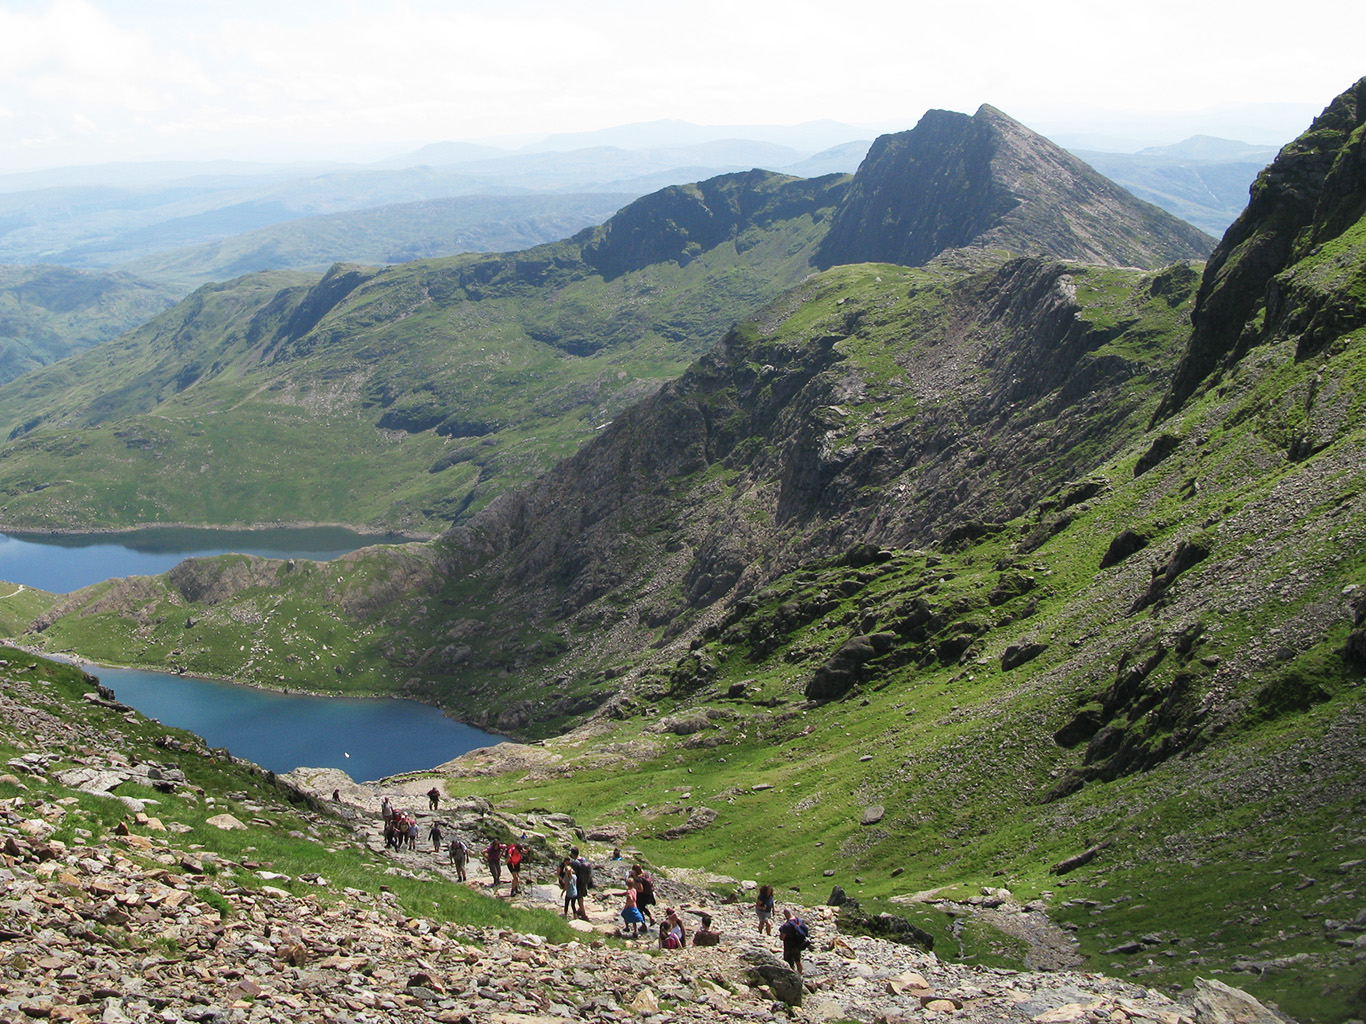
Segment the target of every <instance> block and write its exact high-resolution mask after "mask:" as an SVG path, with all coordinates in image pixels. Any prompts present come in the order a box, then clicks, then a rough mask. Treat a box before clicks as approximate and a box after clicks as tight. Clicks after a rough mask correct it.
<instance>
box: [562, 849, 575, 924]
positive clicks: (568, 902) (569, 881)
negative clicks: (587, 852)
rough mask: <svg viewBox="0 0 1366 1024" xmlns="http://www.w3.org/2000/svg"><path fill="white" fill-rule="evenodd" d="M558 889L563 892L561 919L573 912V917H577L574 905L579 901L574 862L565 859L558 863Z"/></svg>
mask: <svg viewBox="0 0 1366 1024" xmlns="http://www.w3.org/2000/svg"><path fill="white" fill-rule="evenodd" d="M559 876H560V888H561V889H563V890H564V913H562V914H561V915H560V916H561V917H566V918H567V917H568V916H569V913H570V911H574V916H575V917H577V916H578V907H577V906H576V904H577V903H578V899H579V882H578V875H577V874H575V872H574V862H573V861H572V860H571V859H570V858H568V857H566V858H564V860H562V861H560V871H559Z"/></svg>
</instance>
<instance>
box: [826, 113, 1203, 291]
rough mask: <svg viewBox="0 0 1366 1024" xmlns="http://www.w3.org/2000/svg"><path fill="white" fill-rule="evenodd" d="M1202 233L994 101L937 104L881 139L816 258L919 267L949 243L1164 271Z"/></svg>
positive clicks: (1195, 250) (1188, 253)
mask: <svg viewBox="0 0 1366 1024" xmlns="http://www.w3.org/2000/svg"><path fill="white" fill-rule="evenodd" d="M1213 244H1214V239H1212V238H1210V237H1209V236H1208V235H1206V234H1205V233H1204V232H1203V231H1200V230H1199V229H1197V228H1194V227H1192V226H1191V225H1189V224H1186V223H1185V222H1184V221H1180V220H1177V219H1176V218H1175V217H1172V216H1171V215H1170V214H1167V213H1164V212H1163V211H1161V210H1159V209H1158V208H1157V207H1155V206H1152V205H1150V204H1148V203H1144V202H1142V201H1140V200H1138V199H1136V198H1134V197H1133V196H1132V195H1130V194H1129V193H1128V192H1126V191H1125V190H1124V189H1122V188H1120V187H1119V186H1118V185H1116V184H1115V183H1114V182H1112V181H1110V180H1109V179H1107V178H1105V177H1103V176H1101V175H1100V174H1098V173H1096V172H1095V171H1094V170H1092V169H1091V168H1090V167H1088V166H1087V165H1086V164H1084V163H1083V162H1082V161H1080V160H1078V159H1077V158H1076V157H1074V156H1072V155H1071V154H1070V153H1068V152H1067V151H1066V150H1063V149H1061V148H1060V147H1058V146H1056V145H1054V144H1053V143H1051V142H1049V141H1048V140H1047V139H1045V138H1044V137H1043V136H1041V135H1038V134H1036V133H1034V132H1032V131H1030V130H1029V129H1028V128H1026V127H1025V126H1024V125H1022V124H1020V123H1019V122H1017V121H1014V120H1012V119H1011V118H1009V117H1007V116H1006V115H1005V114H1003V113H1001V112H1000V111H999V110H996V109H995V108H994V107H990V106H983V107H982V108H981V109H979V110H978V111H977V113H976V114H975V115H973V116H972V117H968V116H967V115H966V114H957V113H951V112H949V111H943V110H932V111H930V112H929V113H927V114H926V115H925V116H924V117H923V118H922V119H921V120H920V123H919V124H917V125H916V127H915V128H914V129H912V130H911V131H909V132H901V133H899V134H896V135H885V136H883V137H882V138H880V139H878V140H877V142H875V143H874V144H873V148H872V149H871V150H870V151H869V153H868V156H867V158H866V159H865V160H864V162H863V165H862V166H861V167H860V168H859V171H858V174H857V175H856V176H855V178H854V182H853V184H852V185H851V186H850V191H849V196H848V198H847V199H846V201H845V202H844V204H843V205H842V206H841V208H840V210H839V212H838V213H837V215H836V217H835V219H834V221H833V223H832V224H831V227H830V231H829V233H828V234H827V235H826V237H825V239H824V241H823V243H822V245H821V248H820V251H819V253H818V255H817V262H818V264H819V265H821V266H825V267H829V266H834V265H836V264H842V263H862V262H881V263H901V264H905V265H907V266H920V265H922V264H924V263H926V262H928V261H929V260H930V259H932V258H933V257H934V256H935V255H937V254H938V253H940V252H943V251H944V250H946V249H950V248H957V247H962V246H973V247H976V248H982V249H988V250H990V249H1004V250H1006V251H1008V252H1014V253H1019V254H1030V253H1048V254H1049V255H1051V256H1057V257H1061V258H1064V259H1075V260H1081V261H1084V262H1088V263H1104V264H1111V265H1118V266H1139V267H1148V268H1155V267H1158V266H1164V265H1166V264H1168V263H1172V262H1174V261H1177V260H1183V259H1201V258H1203V257H1204V256H1205V255H1206V254H1207V253H1208V252H1209V250H1210V248H1211V247H1212V245H1213Z"/></svg>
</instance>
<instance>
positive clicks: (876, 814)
mask: <svg viewBox="0 0 1366 1024" xmlns="http://www.w3.org/2000/svg"><path fill="white" fill-rule="evenodd" d="M886 813H887V809H886V808H885V807H883V806H882V805H881V804H872V805H871V806H869V807H865V808H864V809H863V816H862V817H861V818H859V824H860V825H876V824H877V823H878V822H879V821H881V820H882V819H883V816H884V815H886Z"/></svg>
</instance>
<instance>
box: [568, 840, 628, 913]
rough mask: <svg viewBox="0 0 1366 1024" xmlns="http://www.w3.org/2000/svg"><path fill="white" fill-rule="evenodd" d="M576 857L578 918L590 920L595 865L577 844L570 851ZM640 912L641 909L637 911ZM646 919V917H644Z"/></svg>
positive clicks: (575, 878) (575, 874)
mask: <svg viewBox="0 0 1366 1024" xmlns="http://www.w3.org/2000/svg"><path fill="white" fill-rule="evenodd" d="M569 853H570V855H571V856H572V857H573V858H574V881H575V883H576V884H577V886H578V890H579V897H578V918H579V920H581V921H587V920H588V905H587V903H586V900H587V899H588V890H589V889H591V888H593V865H592V864H590V863H588V858H587V857H580V856H579V848H578V847H577V846H575V847H574V848H573V849H571V850H570V851H569ZM637 913H639V911H637ZM642 920H644V918H642Z"/></svg>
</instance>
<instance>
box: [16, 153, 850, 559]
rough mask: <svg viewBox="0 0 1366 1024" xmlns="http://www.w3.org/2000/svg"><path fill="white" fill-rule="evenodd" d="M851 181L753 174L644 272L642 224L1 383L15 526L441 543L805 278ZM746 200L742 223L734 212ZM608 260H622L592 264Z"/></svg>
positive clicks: (364, 282) (254, 307)
mask: <svg viewBox="0 0 1366 1024" xmlns="http://www.w3.org/2000/svg"><path fill="white" fill-rule="evenodd" d="M840 187H841V180H840V179H826V180H822V181H818V182H809V181H803V180H800V179H792V178H782V177H779V176H776V175H765V174H763V173H759V172H756V173H755V174H753V175H743V176H735V177H733V178H729V179H716V180H715V181H714V182H713V183H711V184H710V185H708V188H707V193H706V194H705V195H704V194H703V193H702V192H701V191H700V190H698V189H697V188H696V187H690V191H689V190H681V189H680V190H676V191H677V193H678V195H679V196H680V197H682V198H681V202H682V208H681V209H680V210H676V211H674V213H673V216H674V217H675V218H676V224H677V230H678V232H679V234H678V235H676V236H675V240H676V241H677V242H678V244H679V245H680V246H681V247H682V248H681V249H680V251H677V252H674V251H670V252H667V253H663V254H661V255H660V257H659V259H658V260H647V261H643V262H642V261H635V262H632V260H633V253H632V250H631V240H632V237H633V232H632V231H631V230H630V228H629V224H628V226H627V227H625V228H622V227H618V228H617V230H616V232H615V233H612V232H609V231H608V230H607V229H599V230H598V231H589V232H586V233H584V234H583V235H581V236H580V237H579V238H577V239H574V240H569V241H565V242H561V243H556V244H554V245H549V246H543V247H541V248H538V249H533V250H527V251H525V252H521V253H514V254H510V255H506V256H482V257H481V256H463V257H454V258H451V259H447V260H432V261H418V262H414V263H410V264H404V265H402V266H399V267H393V268H390V269H387V270H382V271H375V270H370V269H361V268H354V267H345V266H339V267H337V268H334V269H333V270H332V271H331V272H329V274H328V275H327V276H326V277H325V278H324V279H323V280H322V281H318V280H317V278H316V277H314V278H307V277H304V276H301V275H298V274H294V275H289V274H286V273H284V272H275V273H272V274H262V275H253V276H249V277H247V278H243V279H241V280H239V281H235V282H231V283H229V284H226V285H214V286H206V287H205V288H203V289H201V290H200V291H198V292H196V293H195V294H194V295H192V296H191V297H190V298H188V299H186V300H185V301H184V302H183V303H181V304H180V305H179V306H178V307H176V309H174V310H170V311H168V312H167V313H166V314H165V315H163V316H162V317H159V318H158V319H156V320H154V321H152V322H151V323H149V324H148V325H147V326H146V327H144V328H142V329H140V330H138V331H136V332H133V333H130V334H128V335H126V336H124V337H122V338H120V339H118V340H117V341H115V342H112V343H109V344H107V345H104V346H102V347H101V348H100V349H99V350H97V351H95V352H91V353H89V354H88V355H87V356H86V357H84V358H82V359H80V360H76V361H72V362H69V363H64V364H63V365H61V366H59V367H53V368H51V369H49V370H46V371H42V372H39V373H36V374H32V375H30V376H28V377H26V378H25V379H24V380H22V381H18V382H16V383H15V384H14V385H12V386H11V387H9V388H3V389H0V433H3V434H5V435H8V436H9V441H8V443H7V444H5V445H4V446H3V449H0V450H3V452H4V457H3V468H0V496H3V500H2V501H0V503H2V504H3V506H4V511H3V513H0V519H3V521H4V522H5V523H6V524H7V525H9V526H11V527H15V528H18V527H28V528H33V529H53V528H57V529H75V530H80V529H90V528H109V527H113V528H117V527H129V526H133V525H138V524H148V523H158V522H161V523H166V522H188V523H201V524H213V525H227V524H244V525H249V524H257V523H275V522H296V523H303V522H335V523H347V524H352V525H370V526H384V527H385V528H393V529H399V530H409V531H415V532H423V531H425V532H435V531H437V530H440V529H442V528H444V527H445V526H447V525H449V524H450V522H452V521H453V520H455V519H457V518H458V517H460V516H462V515H464V514H467V513H468V512H469V511H471V510H473V509H477V508H479V507H480V506H482V505H483V504H485V503H487V502H488V501H489V500H490V499H491V498H492V497H493V496H494V495H496V494H497V493H499V492H500V491H502V490H503V489H505V488H507V487H510V486H515V485H516V484H518V483H522V482H524V481H526V480H529V479H531V478H532V477H533V476H535V475H536V474H538V473H540V472H542V471H543V470H544V469H545V468H547V467H548V466H549V465H551V464H552V463H553V462H554V461H555V460H557V459H559V458H561V457H563V456H564V455H566V454H568V453H569V452H571V451H572V450H573V449H574V448H576V447H577V446H578V445H579V444H581V443H582V442H583V440H584V439H586V438H588V437H590V436H592V434H593V433H594V432H595V431H596V430H598V429H599V428H600V427H601V426H602V425H603V424H604V423H606V422H608V421H610V420H611V418H612V417H613V416H614V415H615V413H616V412H617V411H618V410H620V409H621V408H623V407H624V406H625V405H627V404H629V403H630V402H632V401H634V400H636V399H638V398H639V397H641V396H642V395H644V394H648V393H649V392H651V391H653V390H654V389H655V388H657V387H658V386H659V385H660V384H661V383H662V382H663V381H664V380H667V379H669V378H670V377H672V376H675V375H676V374H677V373H679V372H680V371H681V370H682V369H683V368H684V367H685V366H686V365H687V364H688V363H689V362H690V361H691V360H692V359H694V358H695V357H696V356H697V355H698V354H699V353H700V352H702V351H704V350H705V349H706V348H707V347H709V346H710V345H711V344H713V343H714V342H715V339H716V338H717V337H718V336H719V335H720V333H721V332H722V331H723V330H724V328H725V327H726V326H727V325H728V324H729V323H731V322H732V321H733V320H734V319H735V317H736V316H737V315H738V314H739V313H741V312H742V311H744V310H748V309H752V308H754V307H755V306H757V305H760V304H762V303H763V302H764V301H767V300H768V299H769V298H771V297H772V296H773V295H774V294H776V293H778V292H779V291H780V290H781V289H783V288H785V287H787V286H789V285H790V284H791V283H792V282H793V281H795V280H797V279H799V278H800V277H801V276H802V275H804V274H805V273H807V270H808V265H807V260H806V255H807V253H808V252H809V249H810V246H811V245H812V244H813V242H814V240H815V238H817V237H818V235H819V232H820V224H821V221H822V220H823V217H824V213H823V212H822V211H824V210H827V209H828V207H829V204H830V203H832V202H833V201H834V198H835V197H836V196H837V195H838V191H839V188H840ZM740 193H744V194H745V195H746V199H745V201H744V202H745V208H744V209H743V210H735V211H731V210H728V209H727V208H726V204H727V203H729V202H731V200H730V199H729V198H727V197H728V196H732V195H734V194H740ZM668 198H669V197H668V196H667V195H665V196H663V197H662V200H660V201H663V200H668ZM727 217H728V218H731V219H729V220H728V221H726V220H724V218H727ZM689 218H691V220H690V219H689ZM699 218H700V219H703V220H704V221H705V227H706V231H705V232H703V235H702V238H701V241H700V242H699V241H697V240H694V239H692V237H691V236H690V235H689V234H688V231H689V230H690V228H694V229H695V223H696V222H697V221H698V220H699ZM718 229H719V234H718ZM590 245H591V246H592V248H591V251H589V252H587V253H586V252H585V247H589V246H590ZM600 257H601V259H606V258H608V257H610V258H611V259H613V260H616V261H617V263H613V264H611V265H610V266H609V265H608V264H605V263H604V264H603V267H604V269H602V270H599V269H598V268H597V261H599V258H600ZM618 263H619V264H620V265H619V266H618Z"/></svg>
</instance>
